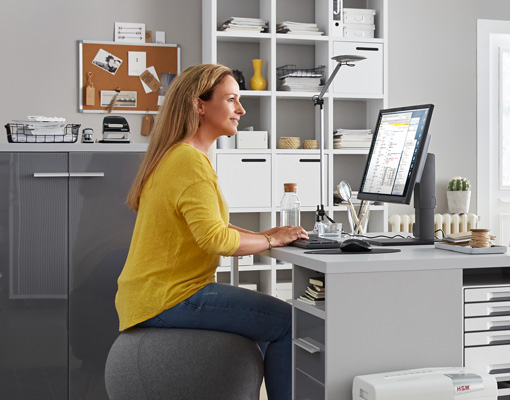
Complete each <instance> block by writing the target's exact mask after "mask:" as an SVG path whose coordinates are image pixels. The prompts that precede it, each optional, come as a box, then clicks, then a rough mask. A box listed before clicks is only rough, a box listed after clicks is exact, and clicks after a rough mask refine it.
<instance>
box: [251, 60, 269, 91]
mask: <svg viewBox="0 0 510 400" xmlns="http://www.w3.org/2000/svg"><path fill="white" fill-rule="evenodd" d="M252 62H253V76H252V78H251V80H250V87H251V88H252V89H253V90H264V89H265V88H266V80H265V79H264V77H263V76H262V72H261V71H262V60H260V59H255V60H252Z"/></svg>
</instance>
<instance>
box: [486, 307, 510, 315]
mask: <svg viewBox="0 0 510 400" xmlns="http://www.w3.org/2000/svg"><path fill="white" fill-rule="evenodd" d="M490 310H491V312H490V313H489V315H507V314H509V313H510V307H503V306H501V307H490Z"/></svg>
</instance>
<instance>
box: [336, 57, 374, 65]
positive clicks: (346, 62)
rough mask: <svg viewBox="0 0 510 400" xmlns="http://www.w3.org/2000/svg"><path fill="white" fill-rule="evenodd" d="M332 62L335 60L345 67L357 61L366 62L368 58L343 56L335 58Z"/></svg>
mask: <svg viewBox="0 0 510 400" xmlns="http://www.w3.org/2000/svg"><path fill="white" fill-rule="evenodd" d="M331 59H332V60H335V61H336V62H338V63H340V64H343V65H349V63H355V62H357V61H361V60H366V59H367V58H366V57H363V56H348V55H341V56H335V57H332V58H331Z"/></svg>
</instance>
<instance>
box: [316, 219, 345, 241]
mask: <svg viewBox="0 0 510 400" xmlns="http://www.w3.org/2000/svg"><path fill="white" fill-rule="evenodd" d="M318 229H319V232H318V235H319V236H320V237H323V238H327V239H333V240H338V239H341V237H342V224H339V223H331V224H319V227H318Z"/></svg>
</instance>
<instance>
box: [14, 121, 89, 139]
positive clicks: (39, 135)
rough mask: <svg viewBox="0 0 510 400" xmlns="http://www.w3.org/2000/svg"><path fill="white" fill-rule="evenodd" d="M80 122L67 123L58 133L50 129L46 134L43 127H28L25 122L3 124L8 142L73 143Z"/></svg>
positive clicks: (76, 137) (76, 136)
mask: <svg viewBox="0 0 510 400" xmlns="http://www.w3.org/2000/svg"><path fill="white" fill-rule="evenodd" d="M80 126H81V125H80V124H67V125H65V126H64V127H63V128H61V131H62V133H60V130H59V131H58V133H55V130H52V131H51V132H52V134H47V133H48V131H45V130H44V129H34V128H30V127H29V126H27V125H26V124H16V123H10V124H7V125H5V129H6V130H7V141H8V142H9V143H74V142H76V140H77V139H78V132H79V130H80Z"/></svg>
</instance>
